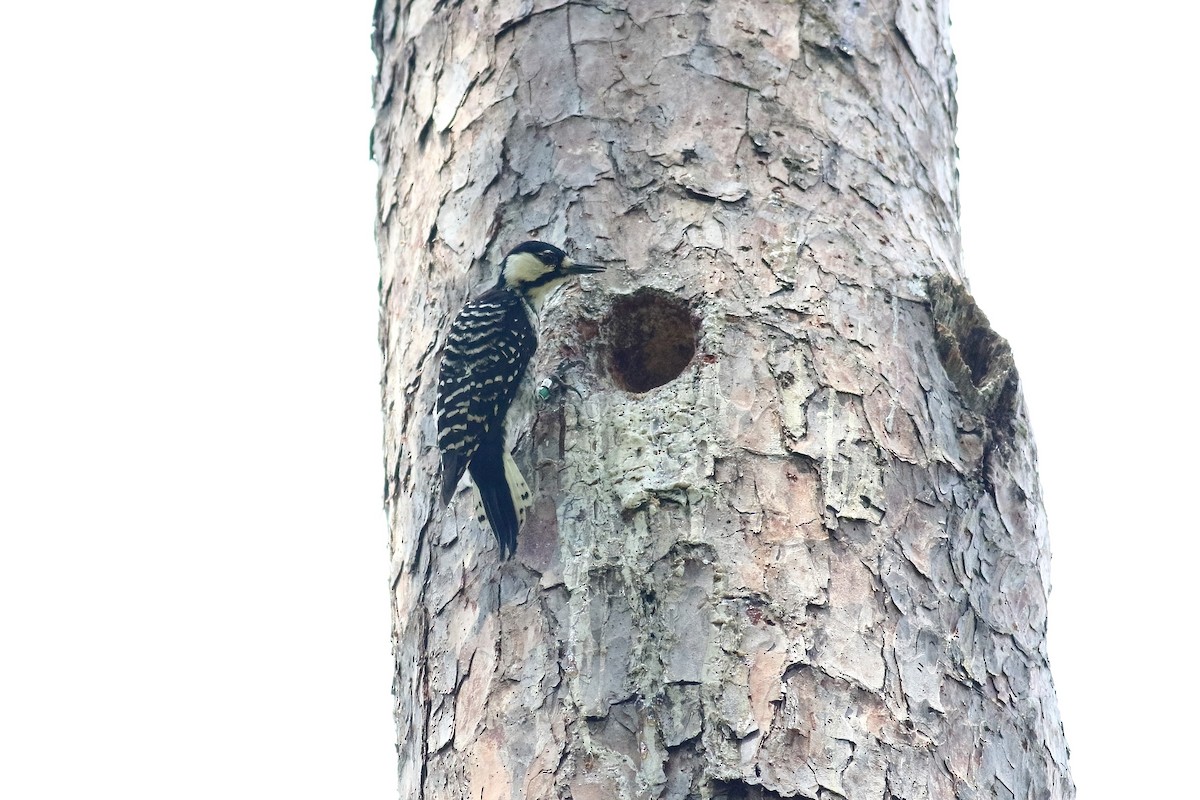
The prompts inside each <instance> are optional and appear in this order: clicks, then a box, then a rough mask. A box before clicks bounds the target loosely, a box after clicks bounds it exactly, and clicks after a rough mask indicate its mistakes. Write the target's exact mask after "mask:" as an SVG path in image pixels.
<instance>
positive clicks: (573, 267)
mask: <svg viewBox="0 0 1200 800" xmlns="http://www.w3.org/2000/svg"><path fill="white" fill-rule="evenodd" d="M562 271H563V273H564V274H565V275H590V274H591V273H593V272H604V267H597V266H594V265H592V264H576V263H575V262H574V261H572V260H571V259H569V258H567V259H564V260H563V265H562Z"/></svg>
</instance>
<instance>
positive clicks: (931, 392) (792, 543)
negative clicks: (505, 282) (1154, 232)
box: [373, 0, 1074, 800]
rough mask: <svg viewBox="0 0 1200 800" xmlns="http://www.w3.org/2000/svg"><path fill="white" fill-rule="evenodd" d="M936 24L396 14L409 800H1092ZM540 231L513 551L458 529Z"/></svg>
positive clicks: (520, 417)
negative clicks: (493, 291) (967, 224)
mask: <svg viewBox="0 0 1200 800" xmlns="http://www.w3.org/2000/svg"><path fill="white" fill-rule="evenodd" d="M947 32H948V18H947V9H946V2H945V0H940V1H939V0H906V2H895V0H891V1H889V0H878V1H877V2H865V3H864V2H858V1H856V0H854V1H852V0H836V1H833V2H819V1H818V0H813V1H812V2H785V1H784V0H777V1H776V2H770V1H768V0H743V1H742V2H734V1H733V0H710V1H705V0H691V2H685V1H684V0H679V1H678V2H667V1H666V0H664V1H663V2H627V3H619V2H613V3H606V2H603V1H602V2H599V3H597V4H595V5H582V4H564V3H561V2H553V0H550V1H547V2H542V1H541V0H523V1H522V2H516V1H515V0H511V1H509V2H497V3H461V2H438V3H434V2H432V0H425V2H417V3H410V4H404V3H401V4H397V3H388V2H384V3H381V4H380V5H379V7H378V8H377V11H376V42H375V43H376V48H377V52H378V56H379V61H380V69H379V75H378V78H377V82H376V88H375V91H376V95H375V97H376V105H377V108H378V123H377V125H376V128H375V131H374V135H373V154H374V157H375V158H376V160H377V161H378V163H379V166H380V173H381V174H380V184H379V228H378V239H379V247H380V253H381V258H382V280H381V302H382V320H381V334H380V335H381V342H382V346H383V349H384V353H385V370H384V383H383V403H384V409H385V414H386V426H385V437H384V438H385V445H386V469H387V483H386V489H385V494H386V500H387V510H388V514H389V520H390V525H391V548H392V559H393V562H392V563H393V577H394V603H395V607H394V612H395V653H396V684H395V693H396V704H397V705H396V719H397V727H398V737H399V756H400V785H401V797H403V798H416V797H423V798H452V797H453V798H459V797H462V798H467V797H469V798H485V799H486V798H561V797H570V798H573V800H593V799H594V800H610V799H611V798H658V797H663V798H691V797H704V798H707V797H730V798H734V797H764V798H770V797H805V798H836V797H847V798H853V799H854V800H857V798H910V799H915V798H976V797H978V798H996V797H999V798H1005V797H1016V798H1039V799H1040V798H1069V797H1072V796H1073V794H1074V789H1073V786H1072V784H1071V780H1070V777H1069V772H1068V768H1067V752H1066V745H1065V742H1064V739H1063V734H1062V727H1061V724H1060V722H1059V718H1058V711H1057V707H1056V702H1055V696H1054V689H1053V684H1052V682H1051V677H1050V669H1049V664H1048V662H1047V659H1046V644H1045V633H1046V593H1047V590H1048V587H1049V581H1048V546H1047V532H1046V522H1045V517H1044V513H1043V510H1042V504H1041V499H1040V490H1039V487H1038V481H1037V475H1036V469H1035V455H1034V447H1033V442H1032V439H1031V436H1030V433H1029V428H1028V425H1027V422H1026V417H1025V412H1024V407H1023V403H1022V400H1021V394H1020V389H1019V384H1018V380H1017V374H1016V371H1015V370H1014V367H1013V364H1012V359H1011V356H1010V353H1009V349H1008V346H1007V344H1006V343H1005V342H1004V340H1003V339H1001V338H1000V337H999V336H997V335H996V334H995V333H994V332H993V331H992V330H991V329H990V327H989V326H988V323H987V319H986V318H985V317H984V316H983V314H982V313H981V312H980V311H979V310H978V309H977V308H976V307H975V305H974V303H973V302H972V300H971V298H970V295H969V294H968V293H967V292H966V290H965V288H964V286H963V279H962V275H961V273H960V269H959V242H958V223H957V202H958V201H957V188H956V173H955V166H954V139H953V136H954V116H955V105H954V83H955V78H954V70H953V59H952V56H951V53H950V47H949V43H948V41H947ZM527 238H539V239H543V240H545V241H549V242H551V243H554V244H558V245H560V246H563V247H564V248H565V249H567V250H568V252H571V253H572V254H573V255H574V256H575V257H576V258H577V259H578V260H580V261H585V262H591V263H605V264H609V265H610V268H609V272H608V273H606V274H605V275H604V276H601V277H599V278H598V279H593V278H589V279H587V281H585V283H584V285H583V286H582V288H581V287H574V288H570V289H567V290H565V291H564V292H563V293H562V294H560V295H559V296H558V298H557V299H556V300H555V301H553V302H552V303H551V304H550V305H549V307H548V308H547V309H546V310H545V311H544V312H543V315H542V319H541V325H540V332H541V348H540V350H539V353H538V356H537V358H536V359H535V363H534V365H533V367H532V369H533V373H534V374H535V375H536V376H537V377H538V378H541V377H543V376H547V375H550V374H555V375H558V376H559V377H561V378H562V379H563V381H564V382H565V384H566V385H567V387H568V388H567V389H562V390H555V391H552V392H551V393H550V395H551V396H550V397H549V399H548V400H536V399H535V398H534V395H533V392H532V390H529V391H525V392H523V393H522V397H521V399H520V400H519V401H518V404H517V406H516V407H515V408H514V410H513V412H512V414H511V415H510V422H509V429H510V436H511V438H512V444H513V447H514V451H515V455H516V458H517V461H518V463H519V464H521V465H522V467H523V469H524V471H525V473H526V475H528V476H529V477H530V483H531V485H532V487H533V489H534V493H535V497H536V504H535V507H534V511H533V515H532V517H531V519H530V520H529V521H528V522H527V523H526V524H525V527H524V529H523V530H522V532H521V536H520V546H519V550H518V553H517V555H516V557H515V558H514V559H512V560H511V561H508V562H500V560H499V554H498V550H497V547H496V543H495V541H494V539H493V538H492V535H491V533H490V531H488V530H487V529H486V527H483V528H481V527H480V526H479V525H478V524H477V523H476V522H475V521H474V518H473V515H472V508H471V506H470V503H469V501H468V500H466V499H464V497H465V496H460V497H458V498H456V500H455V501H454V503H452V505H451V507H450V508H449V509H443V508H441V506H440V504H439V503H438V501H437V488H438V487H437V481H438V454H437V450H436V443H435V437H434V418H433V413H432V407H433V396H434V386H435V382H436V371H437V364H438V360H439V357H440V350H441V346H442V344H443V342H444V337H445V332H446V330H447V327H448V325H449V322H450V320H451V318H452V316H453V314H454V313H455V312H456V311H457V309H458V308H459V306H460V305H461V304H462V303H463V302H464V301H465V300H466V298H467V297H468V295H473V294H476V293H478V292H479V290H480V289H481V287H484V286H485V285H487V284H488V283H490V282H491V281H493V280H494V279H495V269H496V265H497V264H498V263H499V261H500V259H501V258H502V256H503V254H504V252H505V251H506V250H507V249H508V248H509V247H512V246H513V245H516V244H518V243H519V242H521V241H522V240H524V239H527Z"/></svg>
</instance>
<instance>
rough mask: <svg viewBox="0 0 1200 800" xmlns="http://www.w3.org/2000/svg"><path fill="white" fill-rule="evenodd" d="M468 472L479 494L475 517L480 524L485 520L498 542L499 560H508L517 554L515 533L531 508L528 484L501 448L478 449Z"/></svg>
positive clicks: (515, 464) (509, 456)
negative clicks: (500, 558)
mask: <svg viewBox="0 0 1200 800" xmlns="http://www.w3.org/2000/svg"><path fill="white" fill-rule="evenodd" d="M470 471H471V478H472V480H474V482H475V489H476V491H477V492H478V494H479V501H478V503H477V504H476V509H475V513H476V517H477V518H478V519H479V522H480V524H482V523H483V521H484V520H485V519H486V520H487V522H488V524H489V525H491V528H492V532H493V533H495V534H496V539H497V540H498V541H499V542H500V555H501V557H502V558H508V557H509V556H511V555H512V554H513V553H515V552H516V551H517V531H518V530H520V528H521V525H523V524H524V522H525V517H526V516H527V515H528V513H529V507H530V506H531V505H532V494H531V492H530V491H529V484H528V483H526V482H525V476H524V475H522V474H521V470H520V468H518V467H517V462H515V461H513V457H512V456H511V455H509V454H508V452H507V451H506V450H505V449H504V447H503V445H500V446H497V447H487V448H486V449H485V448H480V450H479V451H478V452H476V454H475V457H474V458H473V459H472V460H471V466H470Z"/></svg>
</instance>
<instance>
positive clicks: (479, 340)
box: [438, 288, 537, 553]
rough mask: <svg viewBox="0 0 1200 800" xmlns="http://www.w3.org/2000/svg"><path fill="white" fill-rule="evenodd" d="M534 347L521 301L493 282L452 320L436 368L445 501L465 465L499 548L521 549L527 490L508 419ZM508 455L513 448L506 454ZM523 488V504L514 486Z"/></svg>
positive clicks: (506, 549) (535, 344)
mask: <svg viewBox="0 0 1200 800" xmlns="http://www.w3.org/2000/svg"><path fill="white" fill-rule="evenodd" d="M536 349H537V336H536V334H535V333H534V330H533V326H532V325H530V323H529V317H528V314H527V312H526V310H525V307H524V303H523V302H522V300H521V298H520V297H519V296H518V295H517V294H516V293H515V292H511V291H509V290H507V289H503V288H496V289H492V290H491V291H489V292H486V293H485V294H483V295H481V296H480V297H478V298H477V299H475V300H472V301H471V302H469V303H467V304H466V305H465V306H464V307H463V309H462V311H460V312H459V314H458V316H457V317H456V318H455V320H454V324H453V325H452V326H451V328H450V335H449V338H448V339H447V341H446V348H445V350H444V352H443V355H442V364H441V370H440V372H439V374H438V448H439V449H440V450H441V452H442V502H443V503H449V502H450V498H451V497H453V496H454V490H455V489H456V488H457V487H458V482H459V481H460V480H461V479H462V476H463V473H464V472H466V471H467V470H468V469H470V471H471V477H472V478H473V479H474V480H475V485H476V487H477V488H478V490H479V494H480V499H481V500H482V502H483V507H484V511H485V512H486V514H487V518H488V521H489V522H490V523H491V526H492V530H493V531H494V532H495V533H496V537H497V538H498V539H499V540H500V549H501V552H502V553H507V552H512V551H513V550H515V549H516V538H517V529H518V528H519V527H520V521H521V517H522V516H523V513H522V512H524V510H525V507H526V506H527V505H528V494H529V490H528V488H527V487H524V486H523V484H524V481H523V480H522V481H521V484H522V486H519V487H518V486H514V485H513V481H511V480H509V478H508V476H507V475H506V472H510V471H511V470H512V469H513V468H515V464H514V465H512V467H509V469H508V470H506V464H505V461H506V458H505V457H506V456H507V455H508V453H507V450H506V449H505V445H504V419H505V417H506V416H507V415H508V409H509V406H511V405H512V401H513V399H514V398H515V397H516V393H517V387H518V386H519V385H520V383H521V378H522V377H523V376H524V374H525V368H526V367H527V366H528V365H529V359H530V358H532V356H533V353H534V351H535V350H536ZM507 460H509V461H511V456H510V457H508V459H507ZM518 491H523V493H524V495H525V505H521V501H520V498H518V497H516V496H515V494H514V493H515V492H518Z"/></svg>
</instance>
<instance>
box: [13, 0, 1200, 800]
mask: <svg viewBox="0 0 1200 800" xmlns="http://www.w3.org/2000/svg"><path fill="white" fill-rule="evenodd" d="M1183 5H1184V4H1181V3H1176V4H1170V5H1166V4H1164V5H1161V6H1154V5H1150V6H1147V5H1143V6H1139V7H1131V6H1126V5H1120V6H1119V5H1117V4H1105V3H1084V2H1064V3H1058V4H1053V5H1051V4H1047V3H1044V2H1043V3H1036V2H1031V1H1030V0H1019V2H1009V3H1005V4H1002V5H1001V4H996V3H969V2H967V0H955V5H954V7H953V14H954V19H955V26H954V29H953V34H954V37H955V46H956V51H957V54H958V59H959V77H960V91H959V105H960V109H961V114H960V136H959V144H960V148H961V153H962V161H961V173H962V197H963V207H964V212H963V230H964V247H965V253H966V256H965V266H966V270H967V273H968V275H969V276H970V280H971V285H972V287H973V290H974V291H975V294H976V296H977V299H978V300H979V301H980V303H981V305H982V306H983V308H984V309H985V311H986V312H987V313H988V315H989V316H990V317H991V319H992V322H993V324H994V326H995V327H996V329H997V330H998V331H999V332H1000V333H1002V334H1003V335H1005V336H1007V337H1008V338H1009V340H1010V341H1011V342H1012V345H1013V348H1014V350H1015V351H1016V356H1017V363H1018V366H1019V368H1020V371H1021V375H1022V379H1023V385H1024V391H1025V396H1026V399H1027V401H1028V403H1029V406H1030V409H1031V415H1032V420H1033V425H1034V430H1035V434H1036V438H1037V443H1038V448H1039V452H1040V456H1041V475H1042V480H1043V485H1044V487H1045V492H1046V503H1047V507H1048V510H1049V514H1050V531H1051V537H1052V542H1053V549H1054V561H1053V579H1054V592H1053V595H1052V599H1051V617H1050V647H1051V657H1052V660H1053V668H1054V677H1055V680H1056V682H1057V685H1058V693H1059V700H1060V705H1061V707H1062V712H1063V718H1064V720H1065V724H1066V731H1067V737H1068V742H1069V743H1070V746H1071V750H1072V767H1073V770H1074V775H1075V780H1076V783H1077V784H1078V787H1079V790H1080V797H1081V798H1089V800H1091V799H1092V798H1098V799H1100V800H1105V799H1106V798H1117V797H1121V798H1125V797H1129V796H1154V795H1156V794H1160V793H1161V794H1164V795H1165V796H1172V794H1173V791H1172V790H1173V788H1174V787H1175V785H1176V784H1175V780H1174V779H1173V777H1172V776H1173V775H1174V774H1184V773H1186V772H1188V768H1189V767H1190V766H1191V765H1190V761H1191V760H1192V759H1193V758H1194V756H1193V753H1192V750H1193V746H1192V745H1193V742H1194V740H1195V733H1194V730H1193V728H1194V724H1193V721H1194V719H1195V718H1196V717H1197V714H1198V712H1200V703H1197V700H1196V698H1195V695H1194V691H1195V689H1194V683H1195V678H1196V668H1195V663H1196V662H1195V658H1194V656H1193V655H1192V652H1191V650H1192V642H1193V640H1194V638H1195V631H1196V629H1197V625H1196V623H1195V622H1194V621H1192V616H1193V615H1192V613H1191V612H1192V605H1193V597H1192V594H1193V593H1192V591H1191V589H1192V586H1193V585H1194V584H1195V582H1196V580H1195V578H1194V572H1195V570H1196V565H1197V560H1198V558H1200V547H1198V545H1197V527H1198V526H1197V524H1196V522H1195V519H1194V514H1193V513H1192V512H1191V510H1190V505H1189V503H1190V501H1189V500H1188V497H1190V496H1192V495H1193V494H1195V485H1196V478H1197V470H1196V467H1195V459H1196V450H1197V444H1200V443H1198V442H1197V434H1196V432H1195V430H1194V428H1193V426H1192V425H1191V424H1190V423H1189V422H1188V420H1189V419H1190V418H1191V417H1192V416H1193V414H1194V412H1195V408H1196V401H1195V388H1194V378H1193V376H1194V374H1195V372H1196V364H1197V357H1196V354H1195V350H1196V339H1197V337H1196V335H1195V332H1194V331H1195V326H1194V322H1193V318H1194V317H1195V316H1196V311H1195V307H1196V296H1197V289H1198V288H1200V287H1198V285H1197V284H1198V281H1197V280H1196V272H1197V269H1198V267H1200V258H1198V257H1197V255H1196V253H1197V248H1198V246H1197V244H1196V243H1195V242H1193V241H1192V239H1193V236H1192V233H1193V229H1194V228H1195V227H1196V223H1195V217H1196V210H1197V205H1198V204H1197V203H1196V201H1195V186H1196V185H1197V178H1200V175H1198V174H1197V172H1198V171H1197V168H1196V164H1195V158H1196V156H1195V150H1196V148H1197V141H1198V136H1197V133H1196V126H1195V124H1194V119H1193V115H1194V114H1195V108H1196V97H1197V94H1196V89H1195V85H1194V80H1195V77H1196V73H1197V70H1196V68H1195V59H1194V53H1193V52H1192V51H1194V49H1195V45H1194V43H1193V39H1194V37H1195V35H1196V33H1195V32H1196V31H1197V30H1200V26H1198V25H1197V22H1198V21H1200V20H1198V18H1197V17H1198V15H1197V12H1196V11H1192V10H1188V11H1186V12H1181V11H1179V9H1178V8H1177V7H1180V6H1183ZM985 7H987V9H985ZM371 8H372V2H368V1H367V0H361V1H360V2H354V3H343V4H337V3H321V4H318V3H314V2H308V3H306V2H292V3H284V2H265V0H263V1H259V2H246V1H245V0H243V1H242V2H233V1H232V0H215V1H214V2H208V3H205V4H202V5H192V6H184V5H179V4H163V3H150V2H136V0H123V1H122V2H115V3H112V4H101V3H84V2H80V1H79V0H67V1H66V2H62V3H58V4H54V5H51V4H47V3H42V4H34V3H31V2H29V3H8V4H5V6H4V8H3V10H2V11H0V109H2V110H3V121H2V122H0V535H2V538H0V604H2V605H0V648H2V651H0V652H2V655H0V754H2V755H0V762H2V763H3V766H2V767H0V796H3V797H5V798H20V799H21V800H24V798H65V797H77V796H88V797H108V796H120V797H122V798H131V799H140V798H161V797H170V798H211V797H233V798H260V797H289V798H331V797H355V798H391V797H393V796H394V793H395V777H394V776H395V753H394V749H393V744H392V738H393V727H392V721H391V698H390V681H391V656H390V641H389V613H388V593H387V585H386V584H387V572H388V561H387V545H386V541H387V540H386V535H385V528H384V519H383V514H382V511H381V501H380V495H381V491H382V483H383V479H382V469H381V452H380V429H381V423H380V412H379V389H378V375H379V368H380V367H379V364H380V356H379V353H378V349H377V344H376V338H375V337H376V324H377V299H376V285H377V281H378V267H377V264H376V261H375V250H374V243H373V240H372V231H373V214H374V177H375V168H374V166H373V165H372V164H371V163H370V162H369V160H368V145H367V141H368V139H367V137H368V131H369V128H370V125H371V121H372V114H371V111H370V94H369V86H370V77H371V74H372V71H373V57H372V55H371V52H370V49H369V34H370V25H371ZM330 9H332V10H330ZM997 9H1000V10H997ZM1185 620H1186V621H1185Z"/></svg>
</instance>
